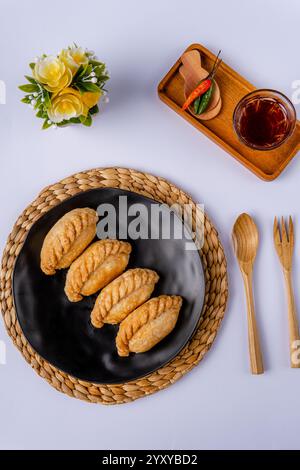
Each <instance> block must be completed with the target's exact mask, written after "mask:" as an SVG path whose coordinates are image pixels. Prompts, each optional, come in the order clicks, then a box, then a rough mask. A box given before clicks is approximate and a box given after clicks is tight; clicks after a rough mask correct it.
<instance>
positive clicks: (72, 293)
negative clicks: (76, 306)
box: [65, 239, 131, 302]
mask: <svg viewBox="0 0 300 470" xmlns="http://www.w3.org/2000/svg"><path fill="white" fill-rule="evenodd" d="M130 253H131V245H130V243H128V242H124V241H119V240H110V239H106V240H98V241H97V242H94V243H93V244H92V245H90V246H89V247H88V248H87V249H86V250H85V251H84V252H83V253H82V255H81V256H79V258H77V259H76V260H75V261H74V262H73V263H72V264H71V266H70V268H69V271H68V273H67V277H66V284H65V293H66V295H67V297H68V299H69V300H70V301H71V302H78V301H79V300H81V299H82V296H83V295H91V294H93V293H95V292H97V290H100V288H102V287H104V286H105V285H106V284H108V283H109V282H111V281H112V280H113V279H114V278H115V277H117V276H118V275H119V274H120V273H121V272H122V271H124V269H125V268H126V266H127V264H128V261H129V255H130ZM124 255H125V256H124ZM122 256H123V258H124V259H122V260H121V257H122ZM113 257H116V258H117V260H118V258H119V260H120V269H118V270H116V271H115V272H113V271H112V272H111V273H109V272H107V275H108V280H107V282H106V283H105V285H101V286H98V288H97V289H96V290H95V292H90V293H85V294H82V290H83V288H84V286H85V284H86V283H87V282H88V281H89V279H90V278H91V276H93V275H96V272H97V271H98V270H99V274H101V272H100V268H101V265H103V263H105V262H108V261H109V260H112V259H113ZM121 261H122V262H121ZM115 269H116V268H115Z"/></svg>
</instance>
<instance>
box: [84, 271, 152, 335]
mask: <svg viewBox="0 0 300 470" xmlns="http://www.w3.org/2000/svg"><path fill="white" fill-rule="evenodd" d="M158 280H159V276H158V274H157V273H156V272H155V271H153V270H152V269H146V268H135V269H129V270H128V271H126V272H125V273H123V274H121V276H119V277H117V278H116V279H114V280H113V281H112V282H111V283H110V284H108V285H107V286H106V287H104V289H103V290H102V291H101V292H100V294H99V295H98V297H97V299H96V302H95V305H94V308H93V310H92V312H91V322H92V325H93V326H94V327H95V328H101V327H102V326H103V324H104V323H111V324H116V323H120V321H122V320H123V319H124V318H125V317H126V316H127V315H129V314H130V313H131V312H132V311H133V310H135V309H136V308H137V307H139V306H140V305H141V304H143V303H144V302H146V300H148V299H149V298H150V296H151V294H152V292H153V290H154V287H155V284H156V283H157V282H158ZM134 294H136V295H137V296H139V298H133V296H134ZM126 300H128V302H129V305H127V306H126V311H125V308H124V311H123V314H122V316H121V315H120V314H119V318H116V315H115V316H114V315H112V309H113V308H114V307H116V306H117V304H118V303H120V302H125V301H126ZM130 302H131V305H130ZM109 315H111V316H113V317H114V319H113V320H109Z"/></svg>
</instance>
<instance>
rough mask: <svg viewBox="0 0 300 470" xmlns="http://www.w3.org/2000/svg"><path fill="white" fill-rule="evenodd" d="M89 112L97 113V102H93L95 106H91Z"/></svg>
mask: <svg viewBox="0 0 300 470" xmlns="http://www.w3.org/2000/svg"><path fill="white" fill-rule="evenodd" d="M89 113H90V114H91V115H93V114H97V113H99V106H98V105H97V104H95V106H93V107H92V108H91V109H90V111H89Z"/></svg>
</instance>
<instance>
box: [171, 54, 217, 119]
mask: <svg viewBox="0 0 300 470" xmlns="http://www.w3.org/2000/svg"><path fill="white" fill-rule="evenodd" d="M181 60H182V66H181V67H180V69H179V73H180V75H181V76H182V78H183V79H184V97H185V99H186V98H187V97H188V96H189V95H190V93H191V92H192V91H193V90H194V89H195V88H196V86H197V85H198V84H199V82H200V81H201V80H204V79H205V78H206V77H207V76H208V75H209V72H208V71H207V70H206V69H204V68H203V67H202V65H201V56H200V53H199V52H198V51H196V50H192V51H188V52H185V53H184V54H183V55H182V57H181ZM221 107H222V99H221V94H220V88H219V86H218V84H217V82H216V81H214V90H213V94H212V97H211V100H210V102H209V105H208V107H207V109H206V111H205V112H204V113H202V114H196V113H195V112H194V109H193V106H190V107H189V108H188V109H189V112H190V113H191V114H192V115H193V116H194V117H195V118H196V119H199V120H209V119H212V118H214V117H216V116H217V115H218V114H219V112H220V110H221Z"/></svg>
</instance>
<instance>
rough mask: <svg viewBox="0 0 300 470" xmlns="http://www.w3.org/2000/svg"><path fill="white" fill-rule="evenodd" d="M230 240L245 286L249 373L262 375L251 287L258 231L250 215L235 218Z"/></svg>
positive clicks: (262, 369) (262, 368)
mask: <svg viewBox="0 0 300 470" xmlns="http://www.w3.org/2000/svg"><path fill="white" fill-rule="evenodd" d="M232 239H233V246H234V251H235V255H236V257H237V260H238V263H239V266H240V270H241V273H242V277H243V281H244V285H245V292H246V299H247V316H248V340H249V353H250V364H251V372H252V374H263V372H264V366H263V361H262V353H261V349H260V343H259V334H258V329H257V324H256V319H255V309H254V299H253V287H252V273H253V264H254V260H255V257H256V252H257V247H258V230H257V227H256V225H255V223H254V221H253V219H252V218H251V217H250V215H248V214H241V215H240V216H239V217H238V218H237V220H236V222H235V224H234V226H233V231H232Z"/></svg>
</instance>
